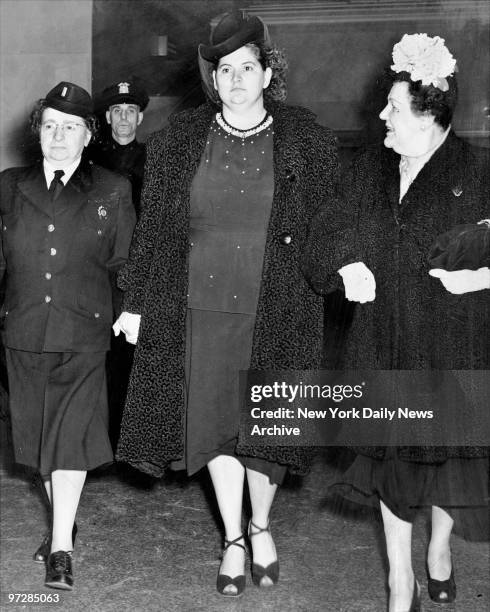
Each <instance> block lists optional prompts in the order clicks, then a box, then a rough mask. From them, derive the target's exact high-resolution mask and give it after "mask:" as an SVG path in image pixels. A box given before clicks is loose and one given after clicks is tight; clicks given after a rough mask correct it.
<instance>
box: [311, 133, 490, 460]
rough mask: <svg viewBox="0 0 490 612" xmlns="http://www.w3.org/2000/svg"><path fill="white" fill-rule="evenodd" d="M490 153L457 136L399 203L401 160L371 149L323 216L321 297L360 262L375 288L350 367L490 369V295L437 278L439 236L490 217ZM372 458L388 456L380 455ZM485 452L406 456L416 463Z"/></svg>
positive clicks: (318, 250) (314, 276)
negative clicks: (459, 290) (460, 291)
mask: <svg viewBox="0 0 490 612" xmlns="http://www.w3.org/2000/svg"><path fill="white" fill-rule="evenodd" d="M487 153H488V152H485V150H480V149H476V148H474V147H470V146H469V145H467V144H466V143H464V142H463V141H462V140H460V139H459V138H457V137H456V136H455V135H454V134H453V133H452V132H451V133H450V134H449V135H448V137H447V139H446V141H445V143H444V144H443V145H442V146H441V147H440V148H439V149H438V150H437V151H436V152H435V153H434V155H433V156H432V157H431V158H430V160H429V161H428V162H427V164H426V165H425V166H424V167H423V168H422V170H421V171H420V173H419V174H418V175H417V177H416V179H415V180H414V182H413V183H412V184H411V186H410V188H409V190H408V191H407V193H406V194H405V196H404V198H403V199H402V201H401V203H398V200H399V193H400V189H399V185H400V174H399V168H398V166H399V161H400V156H399V155H397V154H396V153H394V152H393V151H392V150H390V149H386V148H385V147H383V146H373V147H370V148H368V149H367V150H365V151H364V152H363V153H361V154H360V155H359V157H358V158H357V159H356V160H355V161H354V163H353V165H352V168H351V170H350V171H349V173H348V174H347V176H346V177H345V179H344V181H343V194H342V196H343V197H341V198H339V199H338V200H337V203H336V206H332V203H330V204H329V205H328V206H326V207H325V209H324V210H323V211H321V212H320V213H319V214H318V215H317V217H316V218H315V220H314V222H313V223H312V229H311V235H310V242H309V245H308V250H307V254H306V257H305V273H306V275H307V276H308V277H309V278H310V279H311V282H312V284H313V285H314V287H315V288H316V289H317V290H318V291H319V292H321V293H325V292H328V291H331V290H332V289H334V288H337V287H339V286H341V285H342V281H341V278H340V276H339V274H338V273H337V271H338V270H339V268H341V267H342V266H344V265H346V264H349V263H354V262H356V261H363V262H364V263H365V264H366V265H367V266H368V268H369V269H370V270H371V271H372V272H373V274H374V276H375V279H376V299H375V301H374V302H371V303H367V304H357V305H356V307H355V312H354V318H353V322H352V326H351V328H350V331H349V332H348V334H347V337H346V340H345V345H344V354H343V359H342V361H341V366H342V367H344V368H347V369H385V370H390V369H400V370H424V369H426V370H430V369H433V370H451V369H454V370H458V369H459V370H471V369H483V370H484V369H490V342H489V339H488V329H489V327H490V299H489V298H490V291H488V290H483V291H477V292H472V293H466V294H464V295H453V294H451V293H449V292H448V291H447V290H446V289H445V288H444V286H443V285H442V283H441V281H440V280H439V279H436V278H433V277H431V276H429V274H428V273H429V270H430V268H431V266H430V265H429V262H428V255H429V251H430V248H431V246H432V244H433V243H434V241H435V239H436V238H437V236H439V235H440V234H443V233H444V232H446V231H448V230H450V229H451V228H453V227H454V226H456V225H459V224H466V223H477V222H478V221H481V220H482V219H485V218H488V217H489V215H490V179H489V172H488V170H489V166H488V154H487ZM450 418H451V415H448V419H450ZM459 418H461V415H459ZM427 440H428V441H429V440H430V424H429V423H428V431H427ZM367 452H369V454H376V455H377V456H379V455H380V454H382V451H381V449H371V450H370V451H367ZM480 452H481V451H480V450H478V449H474V448H468V449H466V450H461V451H460V450H458V449H456V448H452V449H451V448H446V449H439V450H437V449H434V448H428V447H418V448H404V449H401V450H400V453H401V455H402V456H403V457H406V458H414V459H416V460H420V459H422V460H430V459H433V458H434V457H436V458H441V456H448V455H451V454H456V455H458V454H461V453H462V454H469V455H473V454H479V453H480Z"/></svg>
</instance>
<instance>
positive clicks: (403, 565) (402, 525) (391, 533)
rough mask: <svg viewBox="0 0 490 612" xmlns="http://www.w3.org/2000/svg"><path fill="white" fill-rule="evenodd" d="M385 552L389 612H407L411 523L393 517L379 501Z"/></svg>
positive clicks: (410, 588) (411, 576) (410, 587)
mask: <svg viewBox="0 0 490 612" xmlns="http://www.w3.org/2000/svg"><path fill="white" fill-rule="evenodd" d="M380 505H381V514H382V516H383V527H384V532H385V539H386V552H387V555H388V562H389V566H390V570H389V572H390V573H389V578H388V584H389V587H390V603H389V611H390V612H407V610H409V609H410V604H411V601H412V597H413V589H414V585H415V583H414V580H415V579H414V574H413V569H412V523H409V522H407V521H403V520H402V519H400V518H398V517H397V516H395V515H394V514H393V513H392V512H391V510H389V509H388V507H387V506H386V505H385V504H384V503H383V502H382V501H381V500H380Z"/></svg>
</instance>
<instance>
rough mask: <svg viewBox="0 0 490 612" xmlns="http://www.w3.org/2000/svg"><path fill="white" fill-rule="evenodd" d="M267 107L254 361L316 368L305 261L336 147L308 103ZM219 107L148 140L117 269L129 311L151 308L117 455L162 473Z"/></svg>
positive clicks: (174, 453)
mask: <svg viewBox="0 0 490 612" xmlns="http://www.w3.org/2000/svg"><path fill="white" fill-rule="evenodd" d="M268 110H269V112H271V114H272V115H273V118H274V123H273V129H274V150H273V164H274V183H275V185H274V186H275V189H274V197H273V203H272V211H271V216H270V222H269V228H268V233H267V239H266V246H265V255H264V266H263V273H262V281H261V289H260V294H259V301H258V306H257V316H256V323H255V332H254V339H253V348H252V357H251V364H250V365H251V368H254V369H308V368H315V367H318V366H319V364H320V358H321V350H322V331H323V307H322V300H321V298H320V297H319V296H317V295H315V293H314V292H313V291H312V290H311V289H310V288H309V286H308V284H307V283H306V281H305V279H304V277H303V276H302V274H301V271H300V268H299V260H300V254H301V251H302V248H303V246H304V243H305V240H306V235H307V228H308V224H309V221H310V219H311V217H312V215H313V213H314V211H315V209H316V208H317V207H318V205H319V204H320V202H321V201H322V200H325V199H326V200H327V201H328V198H329V193H331V191H332V189H333V187H334V184H335V182H336V175H337V153H336V145H335V141H334V138H333V136H332V135H331V133H330V132H329V131H328V130H327V129H326V128H323V127H321V126H319V125H318V124H316V123H315V121H314V115H312V113H310V112H309V111H306V110H305V109H300V108H292V107H287V106H285V105H283V104H279V103H275V104H272V105H270V107H269V108H268ZM214 113H216V108H213V107H211V106H208V105H204V106H202V107H199V108H198V109H195V110H191V111H184V112H183V113H181V114H179V115H177V116H175V117H174V118H173V120H172V121H171V123H170V125H169V127H168V128H167V129H165V130H163V131H161V132H158V133H157V134H155V135H154V136H153V137H151V139H150V140H149V141H148V142H147V156H148V161H147V166H146V169H145V185H144V188H143V200H142V216H141V218H140V221H139V223H138V226H137V230H136V232H135V238H134V241H133V245H132V250H131V256H130V260H129V261H128V264H127V265H126V266H125V267H124V269H123V270H122V271H121V273H120V276H119V279H120V281H119V282H120V287H121V288H122V289H123V290H124V291H125V292H126V294H125V310H128V311H129V312H133V313H139V314H141V315H142V321H141V328H140V335H139V340H138V344H137V347H136V353H135V360H134V367H133V371H132V376H131V379H130V383H129V391H128V396H127V403H126V409H125V413H124V416H123V423H122V431H121V438H120V441H119V448H118V455H117V456H118V458H119V459H120V460H122V461H126V462H129V463H131V464H133V465H135V466H136V467H138V468H139V469H141V470H144V471H147V472H149V473H152V474H154V475H157V476H159V475H161V474H162V472H163V470H164V468H165V467H166V466H167V464H168V463H169V461H171V460H173V459H178V458H181V457H182V454H183V435H184V416H185V414H184V410H185V407H184V358H185V317H186V309H187V298H186V296H187V282H188V273H187V262H188V253H189V237H188V234H189V199H190V191H191V184H192V180H193V177H194V174H195V172H196V170H197V168H198V166H199V162H200V158H201V154H202V152H203V150H204V147H205V144H206V138H207V134H208V130H209V126H210V123H211V120H212V117H213V114H214ZM237 450H238V452H239V453H242V454H245V455H252V456H261V457H266V458H269V459H271V460H275V461H279V462H280V463H284V464H287V465H289V466H290V467H291V469H292V470H293V471H297V472H304V471H305V470H306V469H307V456H306V453H305V451H304V450H303V449H299V448H295V447H278V448H268V447H260V448H259V447H255V446H247V445H246V444H245V443H244V442H239V445H238V449H237Z"/></svg>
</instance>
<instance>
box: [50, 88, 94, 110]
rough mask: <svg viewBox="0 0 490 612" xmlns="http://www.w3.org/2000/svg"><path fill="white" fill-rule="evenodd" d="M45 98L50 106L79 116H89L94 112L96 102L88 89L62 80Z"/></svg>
mask: <svg viewBox="0 0 490 612" xmlns="http://www.w3.org/2000/svg"><path fill="white" fill-rule="evenodd" d="M45 100H46V104H47V106H49V107H50V108H54V109H55V110H59V111H61V112H62V113H69V114H70V115H77V116H78V117H87V115H90V114H91V113H93V112H94V104H93V102H92V98H91V97H90V94H89V93H88V91H86V90H85V89H83V87H79V86H78V85H74V84H73V83H67V82H66V81H61V83H58V85H56V87H53V89H52V90H51V91H50V92H49V93H48V94H47V96H46V98H45Z"/></svg>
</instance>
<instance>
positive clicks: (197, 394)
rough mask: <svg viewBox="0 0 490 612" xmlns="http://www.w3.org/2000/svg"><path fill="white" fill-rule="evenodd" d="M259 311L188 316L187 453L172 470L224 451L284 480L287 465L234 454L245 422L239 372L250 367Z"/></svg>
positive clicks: (193, 468)
mask: <svg viewBox="0 0 490 612" xmlns="http://www.w3.org/2000/svg"><path fill="white" fill-rule="evenodd" d="M254 326H255V316H253V315H249V314H242V313H228V312H215V311H208V310H198V309H189V310H188V311H187V320H186V368H185V374H186V394H187V397H186V400H187V410H186V436H185V457H184V460H183V461H178V462H174V463H173V464H172V466H171V467H172V469H186V470H187V472H188V474H193V473H195V472H197V471H198V470H199V469H201V468H202V467H204V466H205V465H206V464H207V463H209V461H211V460H212V459H214V458H215V457H217V456H219V455H229V456H232V457H236V458H237V459H238V460H239V461H240V462H241V463H242V465H244V467H247V468H249V469H252V470H255V471H257V472H260V473H262V474H266V475H267V476H269V479H270V481H271V483H273V484H281V483H282V481H283V479H284V476H285V475H286V471H287V468H286V467H285V466H283V465H279V464H277V463H274V462H272V461H267V460H265V459H258V458H255V457H244V456H241V455H237V454H236V453H235V446H236V443H237V438H238V428H239V423H240V396H239V372H240V370H247V369H248V367H249V364H250V354H251V351H252V337H253V331H254Z"/></svg>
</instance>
